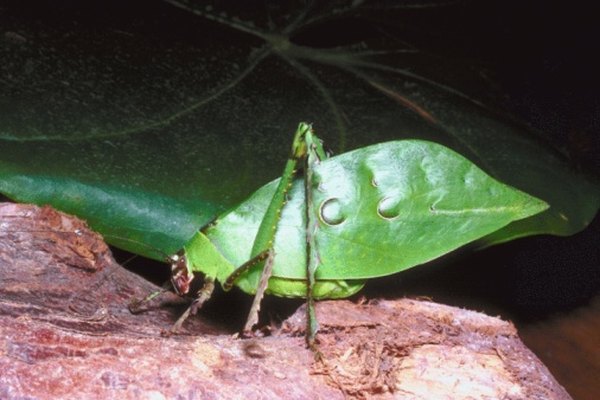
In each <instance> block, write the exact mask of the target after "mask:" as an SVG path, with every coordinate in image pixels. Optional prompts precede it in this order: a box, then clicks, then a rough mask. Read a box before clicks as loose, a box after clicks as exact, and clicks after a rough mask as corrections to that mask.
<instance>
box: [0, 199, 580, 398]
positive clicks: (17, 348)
mask: <svg viewBox="0 0 600 400" xmlns="http://www.w3.org/2000/svg"><path fill="white" fill-rule="evenodd" d="M0 282H1V284H0V371H2V372H1V375H0V398H2V399H16V398H29V399H49V398H62V399H64V398H77V399H82V398H86V399H95V398H101V399H105V398H119V399H139V398H153V399H162V398H165V399H172V398H186V399H196V398H197V399H204V398H227V399H234V398H239V399H256V398H269V399H273V398H283V399H314V398H327V399H338V398H339V399H342V398H354V397H356V398H381V399H387V398H397V399H446V398H447V399H569V398H570V397H569V395H568V394H567V393H566V392H565V390H564V389H563V388H562V387H561V386H560V385H559V384H558V383H557V382H556V381H555V380H554V378H553V377H552V376H551V375H550V373H549V372H548V370H547V369H546V367H544V365H543V364H541V362H540V361H539V360H538V359H537V358H536V357H535V356H534V355H533V353H532V352H531V351H529V350H528V349H527V348H526V347H525V346H524V345H523V343H522V342H521V341H520V340H519V338H518V336H517V332H516V330H515V328H514V326H513V325H512V324H510V323H508V322H505V321H502V320H500V319H497V318H492V317H489V316H486V315H483V314H480V313H476V312H472V311H467V310H463V309H458V308H453V307H448V306H444V305H440V304H435V303H432V302H428V301H418V300H411V299H400V300H394V301H387V300H386V301H383V300H381V301H377V300H373V301H370V302H368V303H363V304H355V303H351V302H349V301H323V302H319V303H318V305H317V315H318V318H319V322H320V327H321V330H320V333H319V336H318V339H319V348H320V351H321V354H322V356H323V357H322V361H315V358H314V355H313V354H312V353H311V352H310V351H309V350H307V349H306V348H305V345H304V338H303V333H304V311H303V308H301V309H299V310H298V311H297V312H296V313H295V314H294V315H292V316H291V317H290V318H288V319H287V320H286V321H285V323H284V324H283V326H282V328H281V329H279V330H278V331H276V332H273V333H272V334H271V335H270V336H266V337H261V338H253V339H238V338H235V337H232V336H231V335H225V334H223V333H222V330H220V329H219V327H218V326H217V325H216V324H214V323H211V322H210V321H206V320H203V319H202V316H196V317H192V318H191V319H190V321H188V322H187V323H186V325H185V327H186V328H185V329H186V330H185V332H184V333H183V334H181V335H175V336H173V335H172V336H164V335H162V334H161V332H162V331H163V330H165V329H168V328H169V327H170V326H171V325H172V324H173V322H174V321H175V320H176V319H177V317H178V315H177V311H176V310H174V309H173V308H167V307H164V308H158V309H152V310H149V311H147V312H145V313H142V314H137V315H133V314H131V313H130V312H129V311H128V307H127V306H128V304H129V303H130V302H131V301H132V299H134V298H138V299H139V298H142V297H144V296H145V295H147V294H148V293H149V292H151V291H153V290H157V288H156V287H155V286H154V285H152V284H151V283H149V282H147V281H145V280H143V279H142V278H140V277H138V276H137V275H135V274H132V273H130V272H128V271H127V270H125V269H124V268H122V267H120V266H119V265H117V264H116V263H115V262H114V260H113V258H112V256H111V253H110V250H109V249H108V247H107V246H106V245H105V244H104V242H103V241H102V239H101V237H100V236H99V235H97V234H95V233H93V232H91V231H89V230H88V229H87V227H86V225H85V223H83V222H81V221H79V220H77V219H75V218H73V217H69V216H67V215H65V214H62V213H59V212H56V211H54V210H53V209H51V208H49V207H44V208H38V207H35V206H28V205H16V204H8V203H4V204H0ZM167 301H170V302H181V300H180V299H179V298H178V297H177V296H175V295H171V296H170V297H167Z"/></svg>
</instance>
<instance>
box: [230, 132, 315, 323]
mask: <svg viewBox="0 0 600 400" xmlns="http://www.w3.org/2000/svg"><path fill="white" fill-rule="evenodd" d="M311 132H312V127H311V126H310V125H309V124H305V123H301V124H300V125H299V126H298V129H297V130H296V134H295V135H294V141H293V143H292V151H291V154H290V156H289V158H288V160H287V162H286V164H285V168H284V170H283V173H282V174H281V179H280V181H279V184H278V186H277V188H276V189H275V193H274V194H273V197H272V198H271V202H270V203H269V207H268V208H267V211H266V213H265V215H264V217H263V219H262V221H261V224H260V227H259V229H258V233H257V234H256V238H255V239H254V244H253V246H252V254H251V256H252V258H254V257H256V256H257V255H258V254H261V253H263V252H264V251H268V252H269V257H268V258H267V263H269V265H268V268H265V267H266V265H265V263H264V262H263V261H261V262H259V263H258V266H257V267H256V268H261V270H262V273H261V277H260V280H259V284H258V285H257V291H256V294H255V296H254V301H253V306H252V308H251V310H250V313H249V315H248V319H247V322H246V327H245V330H247V331H249V330H250V329H251V328H252V326H253V325H254V324H255V323H256V321H257V320H258V315H257V314H258V309H259V306H260V301H261V300H262V297H263V296H264V292H265V290H266V288H267V286H268V281H269V278H270V276H271V272H272V263H273V260H272V259H273V257H274V254H273V242H274V240H275V234H276V233H277V226H278V225H279V220H280V218H281V210H282V209H283V207H284V205H285V196H286V194H287V192H288V190H289V188H290V187H291V185H292V180H293V178H294V175H295V174H296V170H297V166H298V161H299V160H301V159H304V157H305V156H306V139H305V138H306V136H307V135H310V134H311ZM228 281H229V279H228ZM261 286H262V287H261Z"/></svg>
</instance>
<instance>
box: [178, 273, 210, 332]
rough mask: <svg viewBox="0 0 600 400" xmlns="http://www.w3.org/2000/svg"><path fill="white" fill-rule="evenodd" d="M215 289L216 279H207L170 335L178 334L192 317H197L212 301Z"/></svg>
mask: <svg viewBox="0 0 600 400" xmlns="http://www.w3.org/2000/svg"><path fill="white" fill-rule="evenodd" d="M214 289H215V281H214V279H210V278H206V280H205V281H204V285H203V286H202V287H201V288H200V289H199V290H198V291H197V292H196V297H195V298H194V300H193V301H192V304H190V306H189V307H188V308H187V310H185V312H184V313H183V314H181V316H180V317H179V318H178V319H177V321H176V322H175V323H174V324H173V326H172V327H171V329H169V331H168V333H169V334H172V333H177V332H179V330H180V329H181V326H182V325H183V323H184V321H185V320H186V319H187V318H188V317H189V316H190V315H195V314H196V313H197V312H198V310H199V309H200V308H201V307H202V305H203V304H204V302H205V301H206V300H208V299H210V296H211V295H212V293H213V290H214Z"/></svg>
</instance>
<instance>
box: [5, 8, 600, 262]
mask: <svg viewBox="0 0 600 400" xmlns="http://www.w3.org/2000/svg"><path fill="white" fill-rule="evenodd" d="M75 4H78V3H77V2H75ZM132 4H133V5H132ZM205 4H206V2H200V1H198V2H197V3H194V2H184V1H181V2H180V1H171V0H169V1H166V2H165V3H157V2H150V1H144V2H140V3H137V2H133V3H131V4H129V7H130V8H126V9H123V8H122V5H121V3H119V2H117V3H111V2H108V3H106V2H99V3H97V4H96V3H93V2H92V3H90V4H86V6H85V10H86V11H83V9H79V8H78V6H77V5H73V6H70V7H69V6H64V7H63V8H60V7H58V6H55V5H53V6H52V7H51V8H50V7H48V8H45V7H44V6H41V5H39V4H37V3H34V6H31V7H29V8H28V7H26V6H25V7H22V6H21V7H16V6H6V7H5V8H4V9H0V12H1V14H0V24H1V26H2V29H3V36H2V37H1V38H0V59H1V60H2V62H1V63H0V85H1V90H0V191H1V192H2V193H4V194H6V195H7V196H9V197H12V198H14V199H17V200H20V201H31V202H36V203H51V204H53V205H55V206H57V207H58V208H61V209H63V210H66V211H69V212H73V213H75V214H79V215H82V216H83V217H84V218H87V219H88V221H89V222H90V223H91V224H92V226H94V227H96V228H97V229H101V230H102V231H103V232H105V233H106V234H108V235H117V236H126V237H130V238H133V239H135V240H139V241H141V242H144V243H147V244H148V245H150V246H153V247H157V248H159V249H161V250H163V251H165V252H171V251H173V250H175V249H176V248H178V247H180V246H181V244H182V243H183V242H185V240H187V238H189V237H190V236H191V235H192V234H193V232H194V230H195V229H197V227H198V226H200V225H202V224H204V223H206V222H208V221H209V220H210V219H211V217H213V216H214V215H215V214H218V213H219V212H221V211H222V210H224V209H226V208H228V207H231V206H233V205H235V204H237V203H238V202H240V201H241V200H243V199H244V198H245V197H246V196H248V195H249V194H250V193H251V192H252V191H254V190H256V189H257V188H258V187H260V186H261V185H262V184H264V183H266V182H268V181H269V180H271V179H273V178H275V177H276V176H277V175H278V173H279V171H280V170H281V167H282V165H283V162H284V159H285V157H286V156H287V153H288V151H289V142H290V140H291V136H292V133H293V130H294V129H295V127H296V125H297V123H298V122H299V121H301V120H308V121H311V122H313V123H314V126H315V128H316V130H317V132H318V134H319V135H320V137H322V138H323V139H324V140H325V141H326V145H327V146H328V147H330V148H331V149H333V151H334V152H335V153H339V152H343V151H347V150H350V149H354V148H358V147H361V146H364V145H367V144H372V143H377V142H382V141H385V140H390V139H400V138H422V139H429V140H434V141H436V142H439V143H442V144H445V145H447V146H449V147H452V148H453V149H455V150H456V151H458V152H459V153H461V154H463V155H464V156H465V157H467V158H468V159H470V160H471V161H473V162H474V163H475V164H477V165H479V166H480V167H481V168H483V169H484V170H485V171H486V172H487V173H489V174H491V175H492V176H494V177H496V178H497V179H499V180H501V181H503V182H506V183H508V184H511V185H513V186H515V187H517V188H519V189H521V190H524V191H525V192H528V193H530V194H532V195H534V196H536V197H539V198H541V199H543V200H545V201H546V202H548V203H549V204H550V205H551V209H550V210H549V211H547V212H545V213H543V214H541V215H540V216H536V217H533V218H529V219H527V220H524V221H521V222H520V223H518V224H513V225H510V226H509V227H507V228H506V229H505V230H502V231H500V232H497V233H496V234H495V235H494V236H493V237H490V238H489V241H488V242H489V243H492V242H499V241H504V240H508V239H510V238H513V237H518V236H523V235H528V234H534V233H553V234H560V235H566V234H571V233H574V232H577V231H578V230H580V229H582V228H583V227H584V226H585V225H586V224H587V223H588V222H589V221H590V220H591V218H592V217H593V215H594V214H595V212H596V210H597V208H598V203H599V200H598V199H599V194H598V188H597V186H594V185H592V184H591V183H589V182H588V181H587V180H585V179H584V178H583V177H581V176H580V175H578V174H576V173H574V172H572V171H570V170H569V169H568V167H567V166H566V164H565V163H564V162H563V161H561V159H560V157H559V156H558V155H557V154H556V153H555V152H554V151H553V150H551V149H550V148H547V147H545V146H543V145H541V144H540V143H539V142H538V141H536V140H535V139H534V137H533V136H532V135H531V133H530V132H528V131H526V130H525V129H523V127H521V126H519V125H517V124H515V123H513V122H510V121H509V120H507V119H505V118H503V117H501V116H499V115H498V114H496V113H494V112H492V111H490V110H489V109H488V108H487V107H485V106H483V105H482V104H481V103H480V101H479V100H477V99H476V98H480V95H481V93H483V90H482V88H483V87H484V86H482V82H478V81H477V80H473V79H471V78H470V77H471V76H477V74H476V72H477V71H475V70H470V69H466V68H465V67H464V66H463V65H453V64H452V63H450V62H448V61H446V60H444V59H443V58H440V57H437V56H434V55H432V53H430V52H428V47H427V45H428V44H430V43H431V42H432V41H431V40H429V41H428V43H423V41H422V40H421V39H422V38H423V37H427V38H428V39H431V37H432V36H431V34H430V32H428V29H429V28H428V27H429V25H434V24H435V21H437V20H439V16H440V15H445V16H449V18H451V16H452V13H456V12H460V7H461V5H460V4H458V5H452V4H450V5H442V6H435V4H432V5H429V4H426V3H423V2H415V3H414V4H413V3H396V2H392V3H389V4H387V3H385V2H360V1H354V2H350V1H339V2H330V3H329V4H327V5H323V4H324V3H321V2H315V4H313V5H311V6H309V5H306V4H305V3H304V2H297V3H296V2H286V3H285V4H284V3H279V2H273V3H270V4H266V6H265V7H258V8H257V7H256V5H255V4H253V6H252V7H250V6H248V7H246V8H244V7H243V6H240V5H239V2H232V4H227V3H219V5H218V6H215V7H211V6H205ZM282 4H283V5H282ZM90 7H91V10H90ZM30 9H31V10H30ZM32 10H33V11H32ZM428 21H432V22H429V23H428ZM417 26H418V27H421V28H422V30H420V31H418V30H414V29H412V28H414V27H417ZM408 42H411V43H418V45H415V44H410V45H409V44H407V43H408ZM440 46H441V45H440V44H439V43H438V44H437V47H438V48H439V47H440ZM434 47H435V46H434ZM109 239H110V237H109ZM121 245H123V246H124V247H128V248H130V249H133V250H135V251H137V252H141V253H143V254H151V252H150V250H149V248H145V247H144V246H142V247H139V246H138V245H135V244H133V242H123V243H121ZM154 256H156V254H154Z"/></svg>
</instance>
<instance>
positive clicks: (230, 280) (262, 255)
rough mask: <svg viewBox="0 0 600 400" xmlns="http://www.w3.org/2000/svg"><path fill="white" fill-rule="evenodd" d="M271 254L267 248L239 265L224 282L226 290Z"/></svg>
mask: <svg viewBox="0 0 600 400" xmlns="http://www.w3.org/2000/svg"><path fill="white" fill-rule="evenodd" d="M268 256H269V250H265V251H263V252H261V253H258V254H257V255H256V256H255V257H252V258H251V259H250V260H248V261H246V262H245V263H243V264H242V265H240V266H239V267H237V268H236V269H235V270H234V271H233V272H232V273H231V274H230V275H229V276H228V277H227V280H226V281H225V283H223V289H224V290H231V288H232V287H233V285H234V284H235V281H236V280H237V279H238V278H239V277H240V276H241V275H242V274H243V273H244V272H246V271H248V270H249V269H250V268H252V267H254V266H255V265H256V264H258V263H259V262H261V261H264V260H265V259H266V258H267V257H268Z"/></svg>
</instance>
